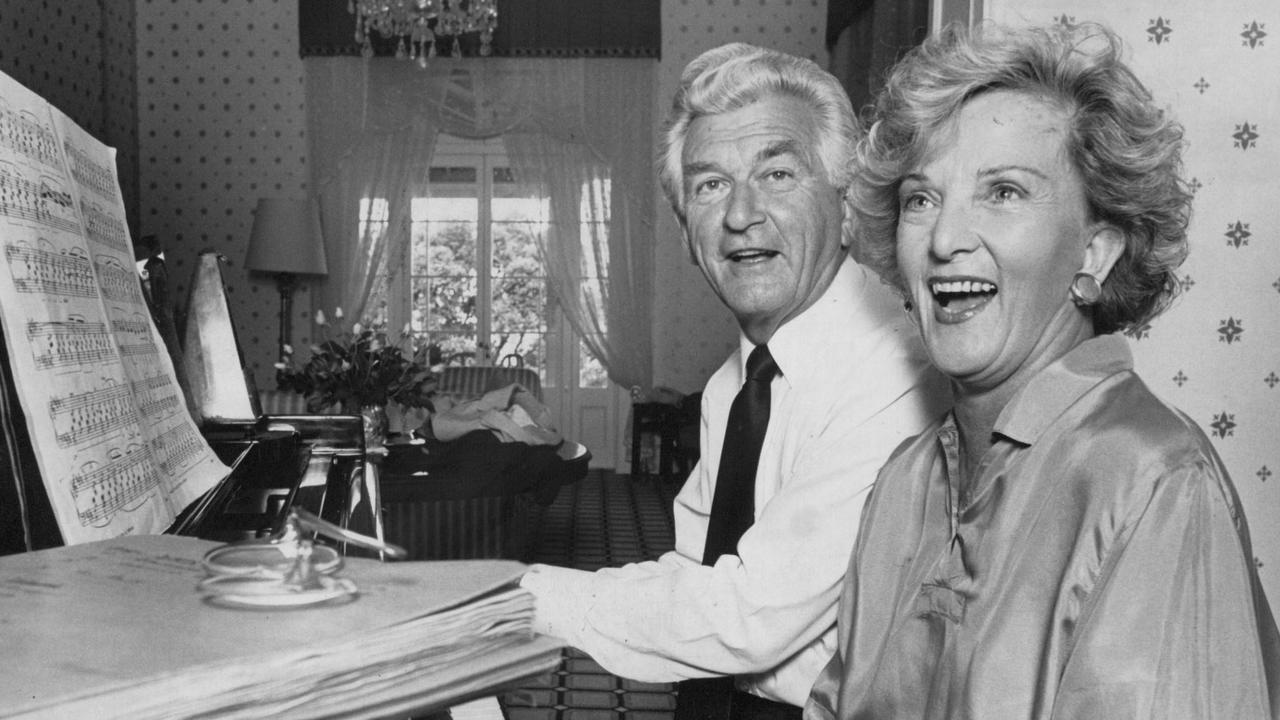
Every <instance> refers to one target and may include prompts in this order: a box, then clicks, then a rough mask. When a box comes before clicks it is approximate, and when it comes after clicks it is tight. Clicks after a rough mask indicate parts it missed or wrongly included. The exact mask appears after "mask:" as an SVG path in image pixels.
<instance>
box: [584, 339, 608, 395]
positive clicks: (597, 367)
mask: <svg viewBox="0 0 1280 720" xmlns="http://www.w3.org/2000/svg"><path fill="white" fill-rule="evenodd" d="M608 386H609V375H608V373H606V372H605V370H604V365H601V364H600V361H599V360H597V359H596V356H595V355H592V354H591V351H590V350H589V349H587V343H586V342H584V341H582V340H579V341H578V387H580V388H606V387H608Z"/></svg>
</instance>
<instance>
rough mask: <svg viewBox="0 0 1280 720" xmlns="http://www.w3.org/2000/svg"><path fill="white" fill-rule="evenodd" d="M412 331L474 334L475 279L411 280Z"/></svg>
mask: <svg viewBox="0 0 1280 720" xmlns="http://www.w3.org/2000/svg"><path fill="white" fill-rule="evenodd" d="M411 322H412V323H413V331H414V332H418V333H422V332H427V333H433V340H432V342H434V333H436V332H441V331H445V332H454V333H457V332H462V333H466V334H470V335H475V332H476V279H475V277H425V278H414V279H413V319H412V321H411Z"/></svg>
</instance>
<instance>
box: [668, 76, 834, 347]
mask: <svg viewBox="0 0 1280 720" xmlns="http://www.w3.org/2000/svg"><path fill="white" fill-rule="evenodd" d="M817 140H818V131H817V127H816V125H815V123H814V121H813V117H812V112H811V111H810V110H809V108H808V107H807V106H806V105H805V104H804V103H802V102H800V101H798V100H794V99H791V98H785V97H771V98H765V99H763V100H760V101H758V102H756V103H753V104H751V105H748V106H746V107H743V108H740V109H738V110H734V111H732V112H728V113H723V114H719V115H706V116H703V117H699V118H697V119H696V120H694V121H693V122H692V123H691V124H690V126H689V135H688V138H687V140H686V142H685V146H684V154H683V156H682V164H683V166H684V197H685V209H686V218H685V228H684V230H685V237H686V239H687V240H688V242H689V249H690V251H691V252H692V253H693V257H694V260H695V261H696V262H697V263H698V267H700V268H701V269H702V273H703V274H704V275H706V277H707V281H708V282H710V283H711V288H712V289H713V290H714V291H715V293H716V295H718V296H720V299H721V300H722V301H724V304H725V305H727V306H729V309H730V310H732V311H733V313H734V315H735V316H737V318H738V324H739V325H741V326H742V329H743V332H744V333H746V335H747V337H748V338H750V339H751V341H752V342H754V343H757V344H759V343H763V342H767V341H768V340H769V338H770V337H772V336H773V333H774V331H775V330H777V329H778V327H779V326H781V325H782V324H783V323H785V322H787V321H788V320H790V319H791V318H793V317H795V316H796V315H798V314H800V313H801V312H802V311H803V310H805V309H806V308H808V307H809V306H810V305H812V304H813V303H814V302H815V301H816V300H817V299H818V298H819V297H820V296H821V295H822V293H823V292H824V291H825V290H826V289H827V286H828V285H830V284H831V279H832V278H833V277H835V274H836V271H837V270H839V268H840V262H841V260H842V259H843V258H844V256H845V245H844V243H843V240H842V230H841V225H842V223H843V222H844V218H845V208H844V204H843V202H842V200H841V198H840V192H839V191H838V190H837V189H836V188H835V187H833V186H832V185H831V183H830V181H829V180H828V179H827V174H826V172H825V171H824V170H823V169H822V167H821V166H820V165H819V164H818V160H817V158H816V157H815V156H814V152H815V148H816V147H817Z"/></svg>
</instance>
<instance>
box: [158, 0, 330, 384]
mask: <svg viewBox="0 0 1280 720" xmlns="http://www.w3.org/2000/svg"><path fill="white" fill-rule="evenodd" d="M136 1H137V26H138V27H137V48H138V72H137V84H138V103H137V107H138V133H139V149H140V166H141V167H140V185H141V194H142V201H141V233H142V234H155V235H157V236H158V238H159V241H160V243H161V244H162V246H163V247H165V248H166V249H167V255H166V257H167V258H168V261H169V266H170V275H171V277H172V278H173V279H174V281H175V284H176V287H175V294H174V298H175V300H177V301H179V302H181V303H183V304H184V305H185V300H186V292H187V286H188V284H189V282H190V279H191V276H192V271H193V269H194V263H195V260H196V258H197V257H198V255H199V253H200V252H201V251H203V250H206V249H213V250H215V251H217V252H219V253H221V254H222V255H223V256H225V257H226V259H227V263H226V264H225V265H224V266H223V277H224V281H225V284H226V287H227V294H228V297H229V301H230V306H231V314H232V317H233V318H235V321H236V324H237V326H238V327H237V330H238V335H239V340H240V345H241V349H242V350H243V352H244V360H245V364H246V366H247V367H249V368H251V369H252V370H253V371H254V373H255V376H256V378H257V381H258V384H259V387H262V388H264V389H265V388H274V387H275V385H274V381H273V380H271V378H272V376H273V370H272V367H271V366H272V364H273V363H274V362H275V361H276V341H277V337H278V333H279V324H278V312H279V293H278V292H277V291H276V286H275V283H274V281H273V280H272V279H271V278H269V277H260V276H258V275H257V274H250V273H248V272H246V271H245V269H244V257H245V252H246V250H247V249H248V242H249V232H250V229H251V228H252V226H253V209H254V207H255V205H256V204H257V201H258V199H259V198H260V197H287V198H302V197H305V196H306V192H307V183H306V178H307V151H306V133H305V127H306V121H305V112H304V109H305V108H304V105H303V73H302V61H301V59H300V58H299V57H298V17H297V11H298V0H182V2H172V1H162V0H136ZM310 306H311V301H310V293H309V291H308V289H306V288H303V289H301V290H300V291H298V292H296V293H295V294H294V308H295V310H297V312H298V313H299V315H300V316H302V317H304V318H305V316H306V314H307V313H308V312H309V309H310ZM294 326H295V330H296V331H297V332H296V333H295V337H297V338H299V341H300V342H301V341H303V338H304V337H305V333H306V331H307V329H308V328H309V325H308V323H306V322H299V321H297V320H295V322H294Z"/></svg>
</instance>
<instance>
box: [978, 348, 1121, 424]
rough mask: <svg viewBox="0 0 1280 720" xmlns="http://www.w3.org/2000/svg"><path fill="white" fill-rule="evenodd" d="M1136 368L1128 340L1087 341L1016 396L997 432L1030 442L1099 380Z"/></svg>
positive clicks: (999, 419)
mask: <svg viewBox="0 0 1280 720" xmlns="http://www.w3.org/2000/svg"><path fill="white" fill-rule="evenodd" d="M1131 370H1133V353H1132V351H1131V350H1130V349H1129V343H1128V342H1127V341H1126V340H1125V339H1124V338H1123V337H1120V336H1119V335H1114V334H1113V335H1102V336H1100V337H1095V338H1092V339H1090V340H1086V341H1084V342H1082V343H1080V344H1079V345H1077V346H1076V347H1075V348H1073V349H1072V350H1071V351H1070V352H1068V353H1067V354H1066V355H1064V356H1062V357H1061V358H1059V359H1058V360H1057V361H1056V362H1054V363H1053V364H1052V365H1050V366H1049V367H1047V368H1045V369H1044V370H1042V371H1041V372H1040V373H1039V374H1037V375H1036V376H1035V377H1034V378H1032V379H1031V382H1029V383H1027V385H1026V387H1023V388H1022V389H1021V390H1019V391H1018V393H1017V394H1016V395H1014V397H1013V399H1012V400H1010V401H1009V404H1008V405H1006V406H1005V408H1004V410H1002V411H1001V412H1000V417H999V418H997V419H996V425H995V431H996V432H998V433H1000V434H1001V435H1004V436H1005V437H1008V438H1009V439H1011V440H1015V441H1017V442H1021V443H1024V444H1027V445H1030V444H1031V443H1032V442H1034V441H1035V440H1036V439H1037V438H1038V437H1040V434H1041V433H1042V432H1044V431H1045V429H1046V428H1048V427H1049V425H1050V424H1051V423H1053V421H1054V420H1056V419H1057V418H1058V417H1059V416H1060V415H1062V413H1063V412H1065V411H1066V409H1067V408H1068V407H1070V406H1071V405H1073V404H1074V403H1075V402H1076V401H1077V400H1079V399H1080V398H1081V397H1083V396H1084V394H1085V393H1087V392H1089V391H1090V390H1091V389H1093V388H1094V387H1096V386H1097V385H1098V384H1099V383H1101V382H1102V381H1103V380H1105V379H1106V378H1108V377H1111V376H1112V375H1115V374H1116V373H1119V372H1125V371H1131Z"/></svg>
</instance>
